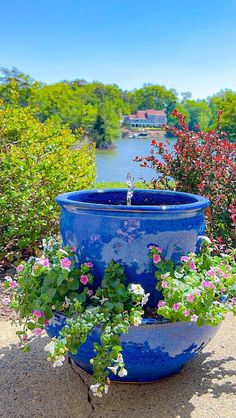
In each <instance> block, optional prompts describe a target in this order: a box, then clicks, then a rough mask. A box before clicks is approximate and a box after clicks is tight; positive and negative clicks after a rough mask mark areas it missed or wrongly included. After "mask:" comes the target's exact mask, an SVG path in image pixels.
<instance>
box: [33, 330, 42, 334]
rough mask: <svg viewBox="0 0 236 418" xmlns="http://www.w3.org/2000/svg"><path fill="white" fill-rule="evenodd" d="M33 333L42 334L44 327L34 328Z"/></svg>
mask: <svg viewBox="0 0 236 418" xmlns="http://www.w3.org/2000/svg"><path fill="white" fill-rule="evenodd" d="M33 333H34V335H42V333H43V330H42V328H34V329H33Z"/></svg>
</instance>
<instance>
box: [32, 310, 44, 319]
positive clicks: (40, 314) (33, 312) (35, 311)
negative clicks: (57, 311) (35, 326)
mask: <svg viewBox="0 0 236 418" xmlns="http://www.w3.org/2000/svg"><path fill="white" fill-rule="evenodd" d="M32 314H33V315H35V316H36V318H37V319H39V318H41V317H42V316H44V313H43V312H42V311H38V310H34V311H32Z"/></svg>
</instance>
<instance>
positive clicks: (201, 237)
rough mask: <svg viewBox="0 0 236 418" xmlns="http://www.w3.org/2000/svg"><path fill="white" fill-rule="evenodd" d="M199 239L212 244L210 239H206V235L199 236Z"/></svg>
mask: <svg viewBox="0 0 236 418" xmlns="http://www.w3.org/2000/svg"><path fill="white" fill-rule="evenodd" d="M198 239H202V240H203V241H206V242H208V244H211V240H210V238H208V237H206V236H205V235H198Z"/></svg>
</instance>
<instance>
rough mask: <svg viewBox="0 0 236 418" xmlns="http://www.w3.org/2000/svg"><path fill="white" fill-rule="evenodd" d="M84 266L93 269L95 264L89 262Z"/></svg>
mask: <svg viewBox="0 0 236 418" xmlns="http://www.w3.org/2000/svg"><path fill="white" fill-rule="evenodd" d="M84 265H85V266H86V267H89V268H92V267H93V263H91V261H87V262H86V263H84Z"/></svg>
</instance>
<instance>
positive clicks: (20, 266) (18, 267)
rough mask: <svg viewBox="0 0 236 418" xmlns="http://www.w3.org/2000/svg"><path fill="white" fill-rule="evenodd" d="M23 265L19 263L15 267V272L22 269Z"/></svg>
mask: <svg viewBox="0 0 236 418" xmlns="http://www.w3.org/2000/svg"><path fill="white" fill-rule="evenodd" d="M23 268H24V266H23V265H22V264H19V266H17V267H16V271H17V273H19V272H20V271H21V270H23Z"/></svg>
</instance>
